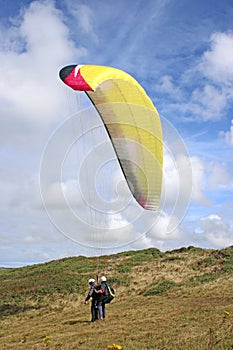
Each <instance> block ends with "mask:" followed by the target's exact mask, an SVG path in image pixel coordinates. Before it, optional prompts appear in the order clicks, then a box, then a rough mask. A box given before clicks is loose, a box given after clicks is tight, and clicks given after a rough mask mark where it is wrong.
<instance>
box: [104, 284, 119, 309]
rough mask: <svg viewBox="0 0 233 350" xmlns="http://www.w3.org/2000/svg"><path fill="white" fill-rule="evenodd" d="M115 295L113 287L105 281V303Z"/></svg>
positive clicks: (109, 301)
mask: <svg viewBox="0 0 233 350" xmlns="http://www.w3.org/2000/svg"><path fill="white" fill-rule="evenodd" d="M115 296H116V293H115V291H114V289H113V287H112V286H111V284H108V283H106V282H105V286H104V298H103V302H104V303H105V304H109V303H111V301H112V300H113V299H114V298H115Z"/></svg>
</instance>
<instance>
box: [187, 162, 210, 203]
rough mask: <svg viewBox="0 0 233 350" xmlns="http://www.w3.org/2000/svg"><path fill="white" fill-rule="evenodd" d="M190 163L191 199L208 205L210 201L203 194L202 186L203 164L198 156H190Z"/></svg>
mask: <svg viewBox="0 0 233 350" xmlns="http://www.w3.org/2000/svg"><path fill="white" fill-rule="evenodd" d="M191 164H192V173H193V181H192V187H193V189H192V200H193V201H194V202H197V203H199V204H201V205H204V206H209V205H210V204H211V201H210V200H209V199H208V198H207V197H206V196H205V194H204V191H203V188H204V181H205V165H204V163H203V162H202V161H201V160H200V159H199V158H198V157H192V158H191Z"/></svg>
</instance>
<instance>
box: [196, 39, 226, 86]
mask: <svg viewBox="0 0 233 350" xmlns="http://www.w3.org/2000/svg"><path fill="white" fill-rule="evenodd" d="M210 40H211V42H210V49H209V50H208V51H206V52H205V53H204V54H203V57H202V62H201V64H200V69H201V71H202V73H203V75H204V76H206V77H207V78H208V79H210V80H212V81H213V82H217V83H221V84H230V85H232V84H233V34H232V33H214V34H212V36H211V38H210Z"/></svg>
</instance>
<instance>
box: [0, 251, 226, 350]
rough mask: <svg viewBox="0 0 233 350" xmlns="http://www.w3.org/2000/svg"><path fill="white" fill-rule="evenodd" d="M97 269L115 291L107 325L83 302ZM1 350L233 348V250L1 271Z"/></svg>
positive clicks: (130, 255)
mask: <svg viewBox="0 0 233 350" xmlns="http://www.w3.org/2000/svg"><path fill="white" fill-rule="evenodd" d="M97 264H98V265H100V268H101V269H102V271H103V272H106V270H108V271H107V277H108V280H109V281H110V282H111V283H112V284H113V286H114V287H115V289H116V293H117V297H116V298H115V299H114V301H113V302H112V303H111V304H109V305H107V318H106V320H105V321H98V322H95V323H91V322H90V304H89V305H84V303H83V301H84V299H85V296H86V294H87V292H88V289H89V288H88V284H87V280H88V278H90V277H95V273H96V269H97ZM0 293H1V300H0V349H1V350H8V349H9V350H11V349H14V350H17V349H28V350H29V349H30V350H35V349H50V350H55V349H56V350H58V349H62V350H68V349H69V350H72V349H76V350H82V349H83V350H88V349H101V350H102V349H103V350H105V349H107V346H108V345H111V344H113V343H115V344H119V345H121V346H122V347H123V349H124V350H139V349H140V350H146V349H156V350H162V349H166V350H170V349H172V350H176V349H180V350H181V349H184V350H188V349H192V350H195V349H198V350H199V349H203V350H211V349H216V350H217V349H225V350H226V349H227V350H230V349H233V247H229V248H227V249H222V250H202V249H199V248H194V247H189V248H181V249H178V250H173V251H170V252H166V253H161V252H160V251H159V250H157V249H147V250H142V251H136V252H133V251H130V252H125V253H120V254H117V255H113V256H105V257H102V258H101V259H97V258H85V257H73V258H67V259H61V260H56V261H51V262H49V263H45V264H37V265H33V266H27V267H23V268H14V269H1V270H0Z"/></svg>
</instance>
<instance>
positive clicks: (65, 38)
mask: <svg viewBox="0 0 233 350" xmlns="http://www.w3.org/2000/svg"><path fill="white" fill-rule="evenodd" d="M42 24H43V25H42ZM5 33H7V35H6V40H5V43H4V48H3V49H2V50H1V51H0V74H1V81H0V101H1V115H2V116H6V115H7V117H4V118H2V119H1V123H2V124H3V125H2V126H3V127H2V128H1V130H3V128H4V134H6V131H7V133H8V134H9V133H11V134H13V135H14V134H15V138H16V140H18V141H19V134H21V135H23V136H25V134H27V135H28V136H29V135H30V134H32V133H34V132H35V128H37V129H36V130H37V132H35V135H37V134H38V132H39V129H38V126H39V125H41V127H45V126H46V125H49V124H51V122H52V121H54V120H59V119H60V118H61V115H62V113H65V105H66V100H65V98H64V94H63V93H62V88H61V85H60V84H59V81H58V71H59V69H60V68H61V66H62V65H64V63H67V62H69V61H70V60H71V59H72V57H73V56H74V55H75V56H76V57H80V56H82V55H84V54H85V50H83V49H82V48H81V49H76V48H75V46H74V43H73V42H72V41H71V40H70V39H69V31H68V29H67V27H66V26H65V24H64V22H63V17H62V14H61V12H60V11H59V10H58V9H56V8H55V7H54V3H53V2H46V1H45V2H44V1H34V2H32V3H31V4H30V6H29V7H28V8H26V9H25V10H24V11H23V12H22V13H21V15H20V16H19V17H18V18H17V21H16V20H15V22H14V25H13V26H12V27H11V28H10V29H7V28H5ZM14 43H15V44H14ZM19 43H20V44H19ZM1 134H2V141H3V140H5V135H4V134H3V133H2V132H1ZM11 140H12V142H14V137H12V139H11ZM8 142H9V139H8Z"/></svg>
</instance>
